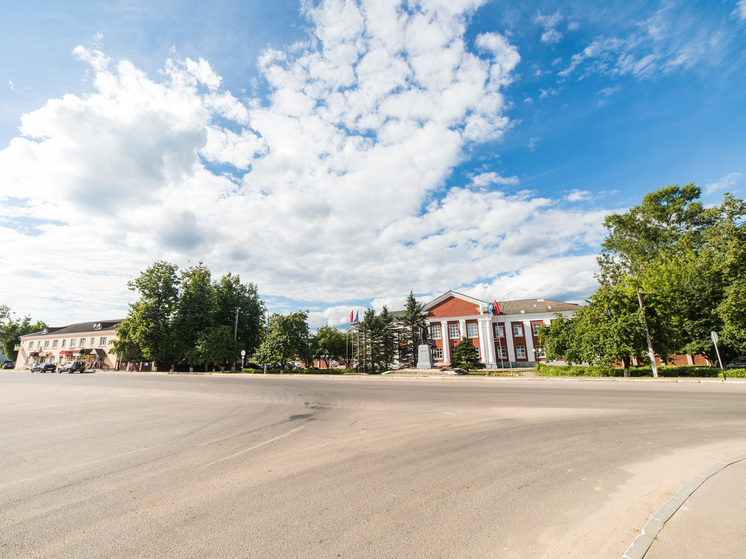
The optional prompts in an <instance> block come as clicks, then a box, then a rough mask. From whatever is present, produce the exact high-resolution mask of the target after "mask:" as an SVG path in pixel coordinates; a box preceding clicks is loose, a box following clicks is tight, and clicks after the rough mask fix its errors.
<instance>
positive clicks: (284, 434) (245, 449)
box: [201, 425, 303, 468]
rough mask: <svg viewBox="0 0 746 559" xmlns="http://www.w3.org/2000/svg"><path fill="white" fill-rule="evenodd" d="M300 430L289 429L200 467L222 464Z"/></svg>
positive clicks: (297, 428)
mask: <svg viewBox="0 0 746 559" xmlns="http://www.w3.org/2000/svg"><path fill="white" fill-rule="evenodd" d="M300 429H303V426H302V425H301V426H300V427H296V428H295V429H291V430H290V431H288V432H287V433H283V434H282V435H277V436H276V437H274V438H272V439H268V440H266V441H264V442H261V443H259V444H255V445H254V446H250V447H249V448H244V449H243V450H239V451H238V452H236V453H234V454H231V455H230V456H226V457H224V458H220V459H218V460H215V461H213V462H210V463H209V464H205V465H204V466H201V468H208V467H210V466H212V465H213V464H217V463H218V462H223V461H224V460H230V459H231V458H235V457H236V456H240V455H241V454H244V453H246V452H249V451H250V450H254V449H256V448H259V447H260V446H264V445H265V444H269V443H272V442H275V441H277V440H279V439H282V438H283V437H287V436H288V435H290V434H292V433H295V432H296V431H299V430H300Z"/></svg>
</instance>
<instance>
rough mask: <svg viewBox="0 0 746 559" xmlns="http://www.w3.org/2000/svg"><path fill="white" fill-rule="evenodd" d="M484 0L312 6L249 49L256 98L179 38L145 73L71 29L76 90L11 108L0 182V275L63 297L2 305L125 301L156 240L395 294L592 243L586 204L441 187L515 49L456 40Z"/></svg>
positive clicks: (287, 288)
mask: <svg viewBox="0 0 746 559" xmlns="http://www.w3.org/2000/svg"><path fill="white" fill-rule="evenodd" d="M480 3H481V2H477V1H463V2H461V3H456V2H451V1H446V0H443V1H442V2H434V3H428V5H427V6H425V5H420V4H419V3H413V4H412V5H411V6H412V7H411V9H408V10H403V9H400V8H399V4H398V3H384V2H380V1H375V0H369V1H363V2H361V3H360V4H357V3H355V2H351V1H347V2H342V1H341V0H340V1H329V2H321V3H319V4H318V5H316V6H315V7H311V8H307V14H308V17H309V20H310V21H311V24H312V28H311V29H310V32H311V35H312V39H311V40H309V41H307V42H305V43H299V44H296V45H291V46H290V47H288V48H287V49H285V50H283V51H272V50H267V51H265V52H264V53H263V55H262V57H261V58H260V60H259V68H260V70H261V72H262V76H263V77H264V79H265V80H266V82H267V85H268V90H269V94H268V97H267V98H266V99H243V98H242V99H241V100H239V99H237V98H235V97H234V96H233V95H232V94H231V93H230V92H229V91H226V90H225V89H224V86H223V80H222V78H221V77H220V76H219V75H218V74H217V73H216V72H215V70H214V69H213V68H212V66H211V65H210V64H209V62H208V61H206V60H204V59H198V60H196V61H195V60H191V59H179V58H178V57H177V56H175V55H174V57H173V58H172V59H170V60H168V61H166V63H165V66H164V71H163V73H162V74H161V75H159V76H157V77H156V78H153V77H150V76H147V75H145V74H144V73H143V72H142V71H141V70H139V69H138V68H137V67H135V66H134V65H133V64H132V63H130V62H127V61H121V62H117V63H112V61H111V60H110V59H109V57H108V56H107V55H105V54H103V53H102V52H100V51H98V50H96V49H86V48H83V47H78V48H76V49H75V55H76V56H77V57H78V58H79V59H80V60H82V61H85V62H86V63H87V64H89V65H90V68H91V71H92V76H93V78H94V79H93V81H92V84H93V85H92V86H91V87H92V89H91V91H89V92H88V93H86V94H84V95H66V96H64V97H62V98H59V99H50V100H49V101H48V102H47V103H46V104H45V105H44V106H43V107H41V108H39V109H37V110H35V111H33V112H30V113H28V114H25V115H24V116H23V118H22V126H21V133H20V135H19V136H18V137H16V138H13V140H12V141H11V142H10V145H9V146H8V147H7V148H6V149H4V150H2V151H0V174H1V175H2V176H3V177H4V180H3V181H2V183H1V184H0V200H8V199H10V198H11V197H12V198H14V199H15V198H18V196H19V193H23V197H24V199H25V201H23V202H22V203H18V204H17V205H16V206H14V208H13V215H12V217H13V220H12V221H7V220H5V221H0V227H2V229H3V234H2V235H0V250H2V252H3V254H4V255H5V257H6V259H7V262H8V263H10V265H8V266H6V267H5V269H4V275H5V277H7V278H9V281H8V285H9V286H12V285H15V286H16V287H15V289H16V290H17V291H18V292H19V293H20V292H23V293H26V290H28V291H33V292H36V293H44V294H45V295H44V297H51V298H55V297H59V299H60V302H59V303H54V304H52V303H50V302H49V299H34V298H33V297H31V298H24V296H23V295H21V296H18V300H19V301H23V304H22V305H21V304H14V303H13V302H12V301H8V303H9V304H11V306H12V307H13V308H19V307H20V308H23V310H22V311H21V312H23V313H24V314H32V315H33V316H34V317H35V318H36V317H39V318H41V319H45V320H49V321H53V322H55V323H65V322H66V321H73V320H78V319H80V320H83V319H90V318H91V316H92V315H96V316H98V315H100V313H103V312H104V311H106V313H107V315H108V314H109V313H111V314H113V315H114V316H117V315H119V316H122V315H124V314H126V303H127V302H128V301H131V300H132V294H131V293H129V292H128V291H127V289H126V282H127V280H128V279H131V278H132V277H134V276H136V275H137V274H138V273H139V271H140V270H143V269H145V268H146V267H147V266H149V265H150V264H151V263H152V262H153V261H155V260H159V259H165V260H169V261H172V262H175V263H177V264H179V265H182V266H183V265H186V263H187V262H188V261H191V262H196V261H200V260H202V261H204V262H205V264H206V265H207V266H208V267H210V268H211V270H212V271H213V273H214V274H215V275H220V274H222V273H225V272H227V271H232V272H237V273H240V275H241V277H242V279H243V280H245V281H252V282H256V283H257V284H258V286H259V289H260V291H261V293H262V294H263V296H266V297H268V298H272V297H274V296H283V297H289V298H293V299H295V300H306V301H317V302H325V303H339V302H340V301H346V300H358V301H359V300H362V299H374V300H375V301H379V300H391V299H388V298H391V297H393V298H396V297H400V296H402V295H405V294H406V293H408V292H409V291H410V290H414V291H415V292H416V293H437V292H439V291H444V290H446V289H451V288H453V287H454V286H457V285H464V284H468V283H469V282H470V281H473V279H474V278H490V277H495V276H496V275H498V274H508V275H510V277H512V275H520V274H522V273H523V272H522V270H524V269H525V268H526V267H527V266H528V267H530V266H534V265H535V264H536V263H537V262H542V261H551V262H553V263H558V262H562V257H564V256H567V255H570V254H575V253H576V252H577V251H578V250H579V248H578V247H581V248H582V247H586V248H588V247H591V246H594V243H597V242H598V232H599V230H600V223H601V220H600V217H599V215H600V214H597V213H592V214H582V213H579V212H575V213H571V214H568V213H567V212H566V211H563V210H562V209H561V208H560V207H559V201H556V200H551V199H546V198H537V197H535V196H532V195H530V194H529V193H526V192H521V193H517V194H514V195H511V196H507V195H505V194H503V193H501V192H499V191H496V190H492V191H490V190H486V189H483V187H484V186H488V185H489V184H496V185H514V184H517V183H518V179H517V178H516V177H502V176H501V175H499V174H497V173H483V174H480V175H477V176H474V177H472V184H469V185H462V186H461V187H451V188H449V189H447V188H446V185H447V184H448V181H449V177H450V175H451V173H452V171H453V169H454V168H455V166H456V165H458V164H459V163H460V162H462V161H463V159H464V157H465V156H466V155H465V154H466V153H467V150H468V147H469V146H470V145H471V144H473V143H476V142H484V141H491V140H495V139H498V138H500V137H501V135H502V134H503V133H504V132H505V130H506V129H507V128H508V127H509V126H510V121H509V120H508V118H507V117H506V116H505V114H504V106H505V100H504V98H503V93H502V90H503V88H504V87H505V86H506V85H508V84H509V83H511V80H512V79H513V78H512V71H513V69H514V68H515V66H516V65H517V64H518V63H519V60H520V56H519V54H518V52H517V50H516V49H515V47H514V46H512V45H511V44H510V43H509V41H508V39H506V38H505V37H504V36H502V35H499V34H497V33H485V34H482V35H479V36H478V37H477V39H476V41H475V48H476V49H478V51H479V53H482V55H481V56H480V55H478V53H475V52H472V51H470V50H469V48H468V46H467V44H466V42H465V39H464V37H465V33H466V28H467V24H468V16H469V15H470V14H471V13H472V12H473V10H474V9H475V8H476V7H478V5H480ZM536 141H537V138H532V139H531V141H530V148H531V149H533V144H534V143H535V142H536ZM29 276H30V277H29ZM50 280H54V281H50ZM9 290H10V289H9ZM68 299H69V300H68ZM70 300H74V301H79V302H80V303H74V304H71V303H70ZM104 301H109V302H108V303H103V302H104ZM111 302H113V304H112V303H111ZM20 308H19V310H20ZM342 310H343V308H342V306H341V305H338V307H336V308H334V307H333V308H330V309H326V310H323V311H314V313H320V314H319V315H318V316H316V314H314V321H316V323H321V322H322V321H323V320H326V321H327V322H329V323H332V322H330V321H336V320H339V317H338V316H337V315H339V314H340V313H341V312H342ZM344 310H345V312H348V311H347V309H344ZM55 313H56V314H55ZM107 317H108V316H107Z"/></svg>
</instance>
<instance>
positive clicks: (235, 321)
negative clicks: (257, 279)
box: [214, 273, 265, 355]
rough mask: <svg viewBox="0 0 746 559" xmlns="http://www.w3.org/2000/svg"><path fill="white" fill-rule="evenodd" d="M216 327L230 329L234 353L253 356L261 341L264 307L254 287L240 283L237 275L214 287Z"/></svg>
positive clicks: (222, 280)
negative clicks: (225, 326)
mask: <svg viewBox="0 0 746 559" xmlns="http://www.w3.org/2000/svg"><path fill="white" fill-rule="evenodd" d="M214 289H215V299H216V310H215V323H216V324H217V325H229V326H231V327H232V328H233V330H232V332H233V334H234V337H235V338H236V350H237V351H238V352H240V351H241V350H245V351H246V355H253V354H254V352H255V351H256V349H257V348H258V347H259V344H261V342H262V339H263V338H264V312H265V307H264V303H263V302H262V301H261V299H259V292H258V289H257V286H256V285H255V284H253V283H241V278H240V277H239V276H238V274H236V275H233V274H231V273H228V274H226V275H224V276H222V277H221V278H220V280H218V281H217V282H216V283H215V284H214Z"/></svg>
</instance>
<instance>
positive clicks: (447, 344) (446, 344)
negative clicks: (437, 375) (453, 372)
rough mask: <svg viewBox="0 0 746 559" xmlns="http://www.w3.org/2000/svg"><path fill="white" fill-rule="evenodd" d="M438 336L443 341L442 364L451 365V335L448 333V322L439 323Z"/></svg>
mask: <svg viewBox="0 0 746 559" xmlns="http://www.w3.org/2000/svg"><path fill="white" fill-rule="evenodd" d="M440 335H441V337H442V339H443V363H444V364H446V363H447V364H450V363H451V334H450V332H448V321H444V322H441V323H440Z"/></svg>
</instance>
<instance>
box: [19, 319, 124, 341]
mask: <svg viewBox="0 0 746 559" xmlns="http://www.w3.org/2000/svg"><path fill="white" fill-rule="evenodd" d="M123 320H124V319H123V318H117V319H114V320H96V321H92V322H78V323H77V324H69V325H67V326H58V327H50V328H46V329H45V330H42V331H40V332H34V333H33V334H25V335H23V336H21V338H29V337H37V336H66V335H71V334H78V333H86V332H99V331H101V330H111V329H112V328H114V327H115V326H116V325H117V324H119V323H120V322H122V321H123Z"/></svg>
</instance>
